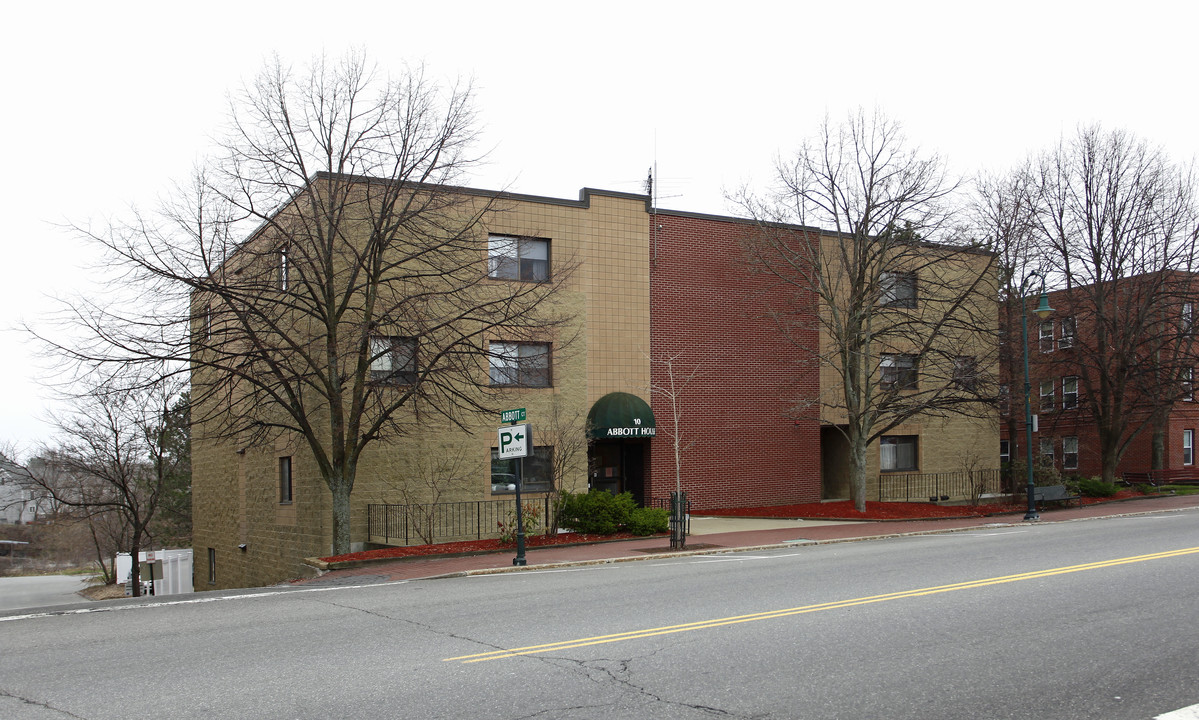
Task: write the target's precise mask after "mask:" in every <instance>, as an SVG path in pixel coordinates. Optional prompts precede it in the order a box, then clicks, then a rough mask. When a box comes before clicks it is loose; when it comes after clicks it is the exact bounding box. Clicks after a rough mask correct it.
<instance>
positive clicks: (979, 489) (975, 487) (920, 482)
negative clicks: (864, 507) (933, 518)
mask: <svg viewBox="0 0 1199 720" xmlns="http://www.w3.org/2000/svg"><path fill="white" fill-rule="evenodd" d="M1002 490H1003V474H1002V472H1001V471H1000V470H998V469H994V470H990V469H988V470H956V471H954V472H944V473H883V474H880V475H879V477H878V499H879V500H882V501H893V502H894V501H903V502H930V501H933V502H935V501H938V500H970V499H973V498H976V497H979V496H981V495H989V494H993V493H999V492H1002Z"/></svg>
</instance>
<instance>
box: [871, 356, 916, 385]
mask: <svg viewBox="0 0 1199 720" xmlns="http://www.w3.org/2000/svg"><path fill="white" fill-rule="evenodd" d="M878 367H879V372H880V374H881V377H880V383H881V384H882V387H883V389H885V390H891V389H894V390H915V389H916V356H915V355H883V356H882V358H881V359H880V360H879V363H878Z"/></svg>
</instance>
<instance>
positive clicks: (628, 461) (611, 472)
mask: <svg viewBox="0 0 1199 720" xmlns="http://www.w3.org/2000/svg"><path fill="white" fill-rule="evenodd" d="M645 443H646V441H644V440H606V441H605V440H599V441H596V442H594V443H592V445H591V452H590V454H589V458H588V460H589V462H588V467H589V470H590V475H591V478H590V480H591V489H592V490H605V491H607V492H610V493H612V494H613V495H618V494H620V493H622V492H630V493H632V494H633V499H634V500H636V501H637V504H638V505H640V504H642V503H644V502H645Z"/></svg>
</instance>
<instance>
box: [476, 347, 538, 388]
mask: <svg viewBox="0 0 1199 720" xmlns="http://www.w3.org/2000/svg"><path fill="white" fill-rule="evenodd" d="M488 350H489V356H490V364H491V384H492V385H513V386H518V387H549V385H550V345H549V343H512V342H493V343H491V344H490V346H489V348H488Z"/></svg>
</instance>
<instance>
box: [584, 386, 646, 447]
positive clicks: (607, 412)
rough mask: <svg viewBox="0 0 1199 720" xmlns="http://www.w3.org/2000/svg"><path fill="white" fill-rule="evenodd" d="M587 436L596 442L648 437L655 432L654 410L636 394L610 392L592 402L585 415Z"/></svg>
mask: <svg viewBox="0 0 1199 720" xmlns="http://www.w3.org/2000/svg"><path fill="white" fill-rule="evenodd" d="M587 426H588V427H589V428H590V430H589V433H588V435H589V437H592V438H595V439H597V440H607V439H612V440H617V439H620V438H651V437H653V436H654V435H655V434H656V433H657V425H656V424H655V423H654V411H653V410H650V408H649V405H648V404H646V402H645V401H644V400H642V399H641V398H639V397H637V396H636V395H630V394H629V393H625V392H611V393H608V394H607V395H605V396H603V397H602V398H600V399H599V400H596V401H595V405H592V406H591V412H589V413H587Z"/></svg>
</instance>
